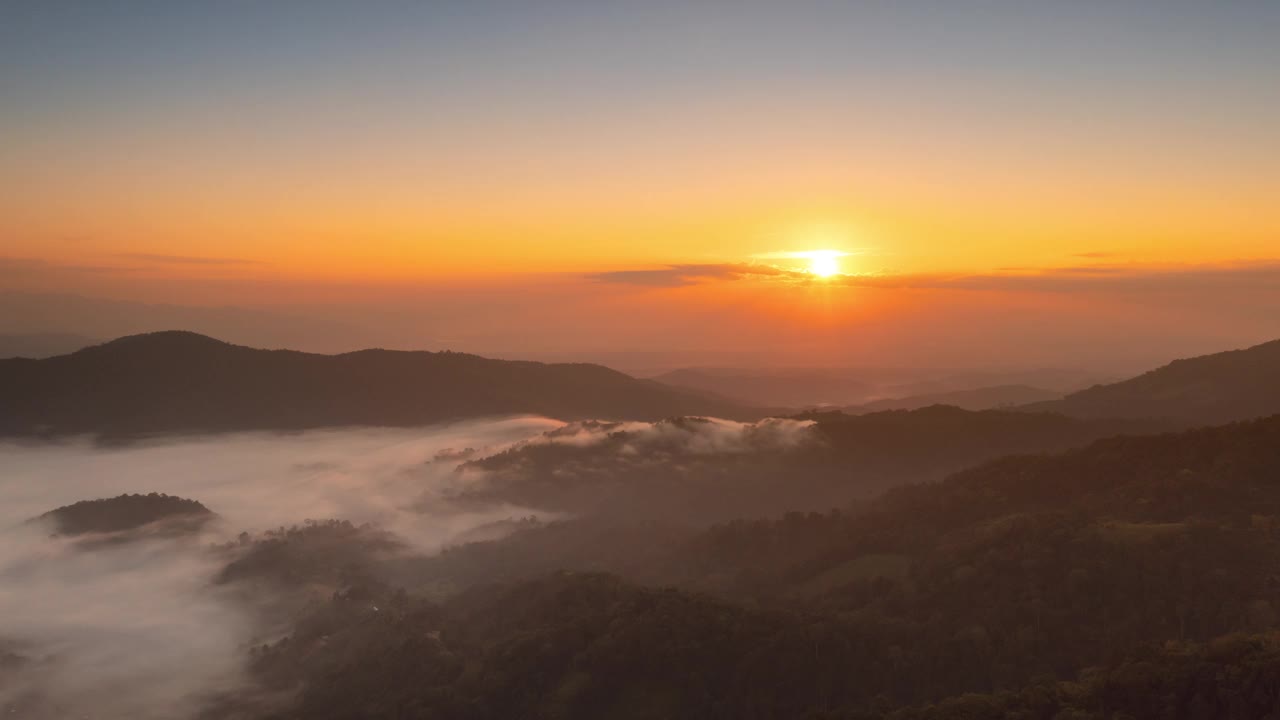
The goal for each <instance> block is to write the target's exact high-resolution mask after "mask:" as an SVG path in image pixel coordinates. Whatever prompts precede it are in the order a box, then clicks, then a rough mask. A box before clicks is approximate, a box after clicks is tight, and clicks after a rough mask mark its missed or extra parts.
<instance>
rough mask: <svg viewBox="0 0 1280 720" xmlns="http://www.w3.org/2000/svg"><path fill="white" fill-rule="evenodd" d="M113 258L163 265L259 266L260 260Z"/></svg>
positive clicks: (158, 256)
mask: <svg viewBox="0 0 1280 720" xmlns="http://www.w3.org/2000/svg"><path fill="white" fill-rule="evenodd" d="M115 257H119V258H128V259H130V260H144V261H146V262H151V263H161V264H165V265H260V264H262V261H260V260H248V259H245V258H228V257H202V256H195V255H162V254H158V253H116V254H115Z"/></svg>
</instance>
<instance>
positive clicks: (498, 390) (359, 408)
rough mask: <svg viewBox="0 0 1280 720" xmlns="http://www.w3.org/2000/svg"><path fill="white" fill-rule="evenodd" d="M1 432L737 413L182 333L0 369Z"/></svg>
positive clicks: (559, 381) (582, 384) (449, 363)
mask: <svg viewBox="0 0 1280 720" xmlns="http://www.w3.org/2000/svg"><path fill="white" fill-rule="evenodd" d="M0 408H2V410H0V412H2V413H3V415H0V434H7V435H31V434H66V433H102V434H106V435H123V436H128V435H133V434H143V433H166V432H203V431H235V430H259V429H304V428H315V427H328V426H340V425H378V426H411V425H418V424H425V423H431V422H438V421H446V420H456V419H462V418H470V417H479V416H486V415H501V414H513V413H537V414H542V415H548V416H551V417H557V418H563V419H576V418H588V417H604V418H626V419H659V418H663V417H667V416H671V415H683V414H715V415H722V416H730V417H733V416H743V415H750V414H751V413H750V411H749V410H746V409H744V408H742V407H739V406H735V405H732V404H730V403H728V402H723V401H716V400H713V399H710V398H707V397H703V396H699V395H693V394H690V393H686V392H683V391H680V390H677V389H674V388H670V387H667V386H664V385H661V384H659V383H656V382H652V381H646V380H637V379H635V378H632V377H630V376H628V375H624V374H622V373H620V372H617V371H614V370H610V369H608V368H605V367H601V366H599V365H588V364H562V365H546V364H543V363H536V362H516V361H505V360H490V359H486V358H482V357H477V356H475V355H467V354H463V353H453V352H402V351H390V350H362V351H359V352H353V353H346V354H342V355H316V354H310V353H302V352H296V351H291V350H257V349H254V348H248V347H242V346H237V345H231V344H228V343H225V342H221V341H219V340H215V339H213V338H209V337H205V336H203V335H197V334H195V333H189V332H180V331H169V332H160V333H150V334H146V335H133V336H129V337H124V338H120V339H118V340H114V341H111V342H108V343H106V344H103V345H97V346H94V347H90V348H85V349H83V350H80V351H78V352H75V353H72V354H70V355H63V356H59V357H53V358H45V359H41V360H30V359H22V358H15V359H9V360H0Z"/></svg>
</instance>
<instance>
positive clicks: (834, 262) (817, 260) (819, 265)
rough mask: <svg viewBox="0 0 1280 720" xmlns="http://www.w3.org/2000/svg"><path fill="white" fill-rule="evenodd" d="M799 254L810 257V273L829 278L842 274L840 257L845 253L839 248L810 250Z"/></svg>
mask: <svg viewBox="0 0 1280 720" xmlns="http://www.w3.org/2000/svg"><path fill="white" fill-rule="evenodd" d="M797 254H798V255H799V256H800V257H803V258H806V259H808V261H809V272H810V273H812V274H814V275H816V276H818V277H820V278H829V277H831V276H833V275H839V274H840V257H841V256H843V255H844V254H845V253H842V252H840V251H838V250H809V251H808V252H804V253H797Z"/></svg>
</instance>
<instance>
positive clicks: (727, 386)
mask: <svg viewBox="0 0 1280 720" xmlns="http://www.w3.org/2000/svg"><path fill="white" fill-rule="evenodd" d="M652 379H654V380H657V381H659V382H662V383H666V384H668V385H674V386H676V387H680V388H686V389H697V390H702V391H705V392H710V393H715V394H716V395H718V396H721V397H726V398H730V399H731V400H733V401H735V402H739V403H743V404H745V405H750V406H752V407H761V406H765V407H790V408H811V407H839V406H854V405H864V404H867V403H876V402H878V401H880V400H884V399H888V398H914V397H915V396H935V395H937V396H941V395H944V394H947V393H956V392H960V391H975V392H980V393H981V394H980V395H979V396H978V397H976V398H974V401H975V402H978V404H981V397H982V394H992V389H994V388H997V387H1000V386H1029V387H1031V388H1044V389H1045V390H1046V391H1052V392H1053V393H1057V394H1058V396H1061V395H1062V394H1065V393H1068V392H1074V391H1076V390H1079V389H1081V388H1086V387H1089V386H1091V385H1094V384H1097V383H1099V382H1109V381H1110V380H1111V379H1112V378H1104V376H1101V375H1099V374H1097V373H1093V372H1089V371H1084V370H1066V369H1054V368H1028V369H1019V368H996V369H964V368H902V367H899V368H881V367H835V368H711V367H695V368H683V369H680V370H673V371H671V372H668V373H664V374H661V375H657V376H654V377H653V378H652ZM1004 392H1005V393H1006V396H1007V397H1008V398H1010V401H1011V402H1013V403H1014V404H1022V403H1028V402H1035V401H1037V400H1047V399H1050V398H1051V397H1054V396H1053V395H1052V394H1048V393H1044V394H1038V395H1030V396H1027V397H1022V396H1018V395H1017V394H1016V393H1014V392H1013V391H1012V390H1007V391H1004ZM965 400H966V399H965V398H964V397H963V396H960V397H957V398H955V399H954V400H952V401H948V400H946V399H938V400H934V401H929V402H925V401H922V402H921V403H919V404H914V405H910V406H907V405H900V404H897V403H892V402H888V403H886V404H884V405H879V406H877V407H875V408H873V409H876V410H890V409H900V408H908V409H909V408H910V407H924V406H926V405H932V404H935V403H941V404H951V405H955V404H958V403H959V402H962V401H965ZM1004 402H1005V399H1004V397H1002V396H999V395H998V394H996V397H995V399H994V402H993V404H987V405H983V406H982V407H976V406H975V407H971V408H969V409H974V410H980V409H985V408H987V407H996V406H998V405H1000V404H1003V403H1004ZM964 407H968V406H967V405H966V406H964ZM851 411H856V409H851Z"/></svg>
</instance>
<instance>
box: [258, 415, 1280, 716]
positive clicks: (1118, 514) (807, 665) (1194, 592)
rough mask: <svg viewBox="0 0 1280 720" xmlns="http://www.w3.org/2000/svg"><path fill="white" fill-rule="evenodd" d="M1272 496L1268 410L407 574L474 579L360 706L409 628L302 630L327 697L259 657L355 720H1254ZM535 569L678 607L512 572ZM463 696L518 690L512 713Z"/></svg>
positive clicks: (453, 560)
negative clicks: (324, 670) (379, 707)
mask: <svg viewBox="0 0 1280 720" xmlns="http://www.w3.org/2000/svg"><path fill="white" fill-rule="evenodd" d="M1277 477H1280V416H1274V417H1270V418H1266V419H1262V420H1257V421H1251V422H1244V423H1236V424H1232V425H1226V426H1221V427H1212V428H1203V429H1198V430H1193V431H1188V432H1183V433H1171V434H1164V435H1155V436H1149V437H1120V438H1110V439H1104V440H1100V441H1098V442H1095V443H1093V444H1091V445H1089V446H1088V447H1085V448H1082V449H1078V450H1071V451H1068V452H1065V453H1062V454H1058V455H1035V456H1022V457H1012V458H1006V459H1001V460H996V461H993V462H990V463H986V464H984V465H981V466H978V467H975V468H972V469H970V470H967V471H964V472H961V473H958V474H956V475H953V476H952V477H950V478H949V479H947V480H946V481H944V482H941V483H934V484H926V485H920V486H915V487H911V488H903V489H899V490H895V491H891V492H890V493H889V494H888V495H887V496H885V497H884V498H882V499H881V500H878V501H875V502H873V503H871V504H870V505H868V506H867V507H866V508H864V509H862V510H858V511H846V512H837V513H827V514H816V513H815V514H803V513H793V514H790V515H788V516H786V517H783V518H778V519H775V520H772V521H745V520H744V521H735V522H732V523H728V524H724V525H721V526H719V527H716V528H714V529H712V530H710V531H707V532H704V533H700V534H696V535H694V536H692V537H690V536H686V535H681V534H676V535H675V536H674V537H671V536H669V535H668V536H667V537H664V536H663V535H662V534H661V533H660V532H657V531H652V530H649V531H646V529H645V528H642V527H637V528H632V529H630V530H628V531H627V532H621V531H618V530H616V529H614V530H608V531H601V530H600V529H599V528H598V527H596V528H592V527H590V526H587V525H579V526H577V527H576V528H575V525H574V524H573V523H556V524H551V525H548V526H546V527H543V528H538V527H530V528H528V529H525V530H521V531H519V532H517V533H516V534H514V535H512V536H511V537H509V538H507V539H505V540H501V541H497V542H489V543H477V544H475V545H471V546H463V547H459V548H456V549H454V550H452V551H450V552H447V553H445V554H444V555H443V556H440V557H438V558H433V559H429V560H427V561H424V563H423V564H422V566H421V567H419V568H418V569H417V572H416V573H415V577H416V578H418V580H419V581H421V582H424V583H426V586H427V587H438V586H439V583H440V582H441V581H444V580H448V579H451V578H452V579H454V580H455V581H456V580H458V579H461V578H463V577H464V576H465V577H466V578H468V581H467V582H466V583H464V584H470V585H476V584H479V587H477V588H475V589H473V590H472V591H469V592H464V594H463V595H462V596H460V597H459V598H458V599H456V600H451V601H448V602H446V603H445V605H444V607H443V609H442V610H437V611H433V612H437V613H438V614H435V615H427V614H422V613H421V612H416V613H415V614H412V615H411V616H406V617H412V618H415V619H414V620H412V621H411V622H412V623H417V622H428V623H429V624H428V626H426V627H425V629H423V630H422V631H421V632H423V633H425V632H427V631H431V632H436V631H438V632H439V635H438V637H439V644H434V641H433V645H432V648H431V649H429V651H428V650H425V649H424V650H422V651H421V652H422V654H421V655H415V656H413V657H415V658H417V659H416V660H414V661H413V662H416V663H418V664H416V665H413V667H416V668H422V667H426V666H425V665H423V664H422V663H428V662H430V663H435V662H443V658H446V657H447V658H449V663H451V664H447V665H439V666H436V665H431V666H430V667H431V668H434V669H431V670H428V673H429V674H430V673H437V674H436V675H432V677H433V678H434V679H433V680H431V681H429V682H428V684H427V685H425V686H423V685H413V684H405V685H403V686H401V685H395V684H393V686H392V687H393V688H394V690H393V692H394V693H396V694H395V695H376V696H375V695H372V694H370V693H371V692H372V690H371V688H374V687H377V688H383V687H385V686H384V685H378V684H377V680H376V678H375V677H374V675H373V674H372V673H373V671H372V670H370V671H367V672H366V671H363V670H361V668H365V667H374V666H375V663H374V655H372V654H370V653H371V652H372V651H369V652H366V651H365V650H364V648H375V649H378V648H385V647H387V646H386V645H379V644H377V643H378V642H390V639H391V638H395V637H405V636H407V635H408V634H409V630H407V629H406V627H404V626H399V625H395V624H392V625H388V626H386V627H385V628H384V627H382V626H378V627H376V628H375V627H374V626H373V625H372V624H370V623H368V622H364V623H361V622H356V621H352V620H350V619H344V620H342V621H340V622H338V623H337V625H336V626H331V627H325V628H322V630H323V632H325V633H327V634H331V637H337V636H338V634H342V635H343V636H344V639H343V641H342V645H341V646H340V649H339V647H338V646H335V645H333V644H331V645H329V646H328V649H326V650H323V651H322V652H324V653H337V654H339V655H340V658H341V659H340V660H339V658H333V661H335V662H341V663H342V664H341V665H340V666H339V667H341V669H342V672H341V673H339V674H337V675H336V676H337V677H341V678H342V680H341V681H340V682H339V683H338V685H336V686H335V685H333V684H331V683H329V682H317V679H316V678H315V677H314V676H309V673H310V672H311V671H310V670H309V669H308V666H307V665H305V664H300V663H301V661H302V660H304V659H305V658H306V657H310V656H307V655H306V654H307V653H310V652H312V651H313V648H314V647H315V645H314V644H313V643H311V642H309V641H307V638H305V637H304V636H298V635H295V636H294V640H295V641H299V640H301V641H302V643H301V644H292V645H286V646H280V647H277V648H274V649H273V650H272V652H271V653H268V654H267V655H266V656H264V660H265V661H266V662H267V663H268V665H269V666H270V668H271V670H272V672H273V673H275V672H280V673H283V672H286V671H287V672H288V673H298V672H299V671H301V675H292V676H291V681H293V682H299V683H300V684H301V686H302V687H303V688H304V694H303V696H302V697H303V704H302V708H304V709H306V710H308V711H312V710H316V709H318V708H321V707H326V706H328V704H329V703H338V704H335V705H334V706H333V707H335V708H338V707H340V705H341V703H347V704H348V705H347V708H348V709H349V707H350V703H357V704H358V703H361V702H368V701H370V699H371V698H373V697H377V698H380V699H385V700H386V701H387V702H388V703H389V705H388V706H387V707H386V708H385V710H386V711H385V713H383V714H382V715H378V714H376V713H375V714H374V715H372V716H374V717H378V716H383V717H393V716H395V712H394V711H398V710H403V709H404V708H406V707H414V708H420V707H431V708H433V709H440V708H449V709H451V710H452V709H456V708H461V707H466V708H472V709H475V712H474V714H473V715H471V716H474V717H503V716H527V717H537V716H542V715H540V714H539V708H543V707H551V706H554V707H556V708H558V709H562V710H563V712H562V713H561V714H560V715H558V716H560V717H567V718H578V717H581V718H587V717H610V716H615V715H611V714H610V713H614V712H617V711H618V706H617V705H613V704H611V703H613V702H615V701H616V700H617V699H618V698H631V699H634V702H636V703H639V702H640V698H647V699H648V700H647V702H649V703H652V704H645V705H633V709H634V713H633V714H632V715H628V717H646V718H648V717H653V718H656V717H664V718H669V717H689V718H693V717H726V718H727V717H747V716H750V717H759V718H784V717H785V718H796V717H799V718H805V717H808V718H846V719H849V720H852V719H854V718H857V719H859V720H861V719H869V718H883V717H897V718H911V719H912V720H916V719H923V718H932V719H934V720H942V719H943V718H946V719H948V720H950V719H951V718H965V719H968V720H972V719H973V718H991V719H992V720H995V719H996V718H1002V717H1026V718H1037V719H1040V720H1052V719H1054V718H1063V717H1071V718H1095V719H1096V720H1103V719H1110V718H1117V717H1124V715H1120V714H1113V713H1120V712H1123V713H1127V714H1128V716H1130V717H1135V718H1136V717H1172V718H1201V717H1203V718H1210V717H1241V718H1246V717H1248V718H1253V717H1264V716H1266V715H1264V714H1263V713H1260V712H1258V708H1271V707H1275V704H1276V703H1277V702H1280V691H1278V690H1277V689H1276V688H1277V687H1280V685H1277V678H1280V660H1278V659H1277V658H1280V653H1278V652H1277V650H1276V648H1277V637H1280V636H1277V634H1276V633H1277V632H1278V631H1280V576H1277V573H1276V570H1275V568H1277V567H1280V550H1277V546H1276V543H1275V538H1276V536H1277V533H1278V532H1280V484H1278V483H1277V482H1276V478H1277ZM646 532H647V533H648V540H647V541H646V540H645V537H646ZM575 533H577V537H576V539H575V538H574V535H575ZM530 559H532V560H533V562H532V564H533V565H535V566H537V567H528V565H529V564H530V562H529V561H530ZM548 567H561V568H569V569H572V570H576V571H583V570H613V571H616V572H620V573H622V574H623V575H624V576H626V577H627V578H628V579H630V580H631V581H632V582H637V583H644V584H650V585H674V586H676V587H678V588H680V589H679V590H667V591H651V590H643V589H640V588H638V587H636V586H633V585H628V584H618V583H617V582H616V581H611V580H604V579H601V578H599V577H596V576H583V575H577V574H574V575H559V576H553V577H551V578H547V577H541V578H536V577H531V575H536V574H537V573H538V572H545V571H546V568H548ZM538 568H542V569H541V571H539V569H538ZM486 574H488V577H486ZM493 579H498V580H504V581H508V582H511V581H514V582H515V583H516V584H515V585H513V586H510V587H509V589H507V590H501V591H497V592H495V591H493V590H485V589H484V588H483V583H484V582H485V581H486V580H493ZM690 591H698V592H690ZM702 593H705V594H702ZM380 607H381V606H380ZM428 617H430V618H431V619H430V620H426V618H428ZM358 619H359V618H358V617H357V618H356V620H358ZM431 623H437V624H434V625H433V624H431ZM383 632H385V633H386V634H387V635H386V639H385V640H380V641H377V642H375V641H374V639H373V638H372V637H370V635H371V634H373V635H376V634H378V633H383ZM444 650H448V652H449V654H444V653H443V651H444ZM317 652H320V651H317ZM379 652H380V650H379ZM295 655H297V656H305V657H295ZM309 662H314V661H309ZM326 662H329V661H328V660H326ZM409 662H410V657H409V656H404V657H402V658H401V659H400V660H395V661H392V666H393V667H399V664H400V663H409ZM317 666H325V665H322V664H321V665H317ZM326 667H327V666H326ZM378 667H379V670H378V671H377V672H379V673H382V672H384V671H383V669H382V666H378ZM406 667H408V665H406ZM462 668H473V669H472V670H467V671H464V670H462ZM1090 668H1094V669H1090ZM446 670H447V671H446ZM326 677H330V676H326ZM378 677H381V676H378ZM423 677H427V676H423ZM489 677H504V678H534V677H536V678H537V680H536V681H532V680H531V682H530V684H528V685H522V686H521V688H522V694H519V695H518V696H517V695H512V694H504V693H505V691H504V690H503V689H504V688H507V687H509V686H508V685H507V684H504V683H490V684H485V683H484V682H483V679H484V678H489ZM406 682H407V681H406ZM432 682H434V683H435V685H434V686H432V685H431V684H430V683H432ZM451 683H456V684H451ZM468 683H475V684H473V685H472V684H468ZM433 687H434V689H433ZM445 688H448V689H445ZM378 692H382V690H378ZM974 693H978V694H974ZM338 698H342V700H341V702H340V703H339V702H338V700H337V699H338ZM948 698H949V699H948ZM447 703H458V704H457V705H450V704H447ZM930 703H934V704H933V705H930ZM1233 708H1236V709H1238V711H1237V710H1233ZM294 716H296V717H309V718H315V717H325V716H326V715H325V714H324V713H323V712H318V714H310V712H307V713H299V714H297V715H294ZM329 716H332V717H340V716H342V714H341V712H340V711H338V710H335V711H334V712H333V713H332V714H331V715H329ZM457 716H459V717H467V716H468V715H465V714H460V715H457Z"/></svg>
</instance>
